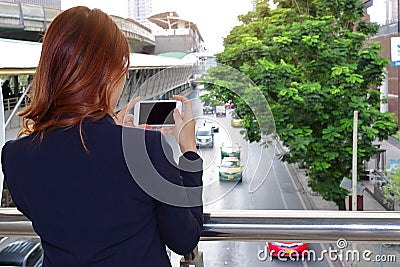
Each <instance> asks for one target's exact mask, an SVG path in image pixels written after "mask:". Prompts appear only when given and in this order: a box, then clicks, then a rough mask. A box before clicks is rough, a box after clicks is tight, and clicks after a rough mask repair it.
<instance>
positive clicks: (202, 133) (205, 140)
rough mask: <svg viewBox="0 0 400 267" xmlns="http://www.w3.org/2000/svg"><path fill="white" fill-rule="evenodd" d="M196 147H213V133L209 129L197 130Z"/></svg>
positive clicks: (201, 128) (200, 128) (204, 127)
mask: <svg viewBox="0 0 400 267" xmlns="http://www.w3.org/2000/svg"><path fill="white" fill-rule="evenodd" d="M196 147H198V148H199V147H214V132H213V130H212V128H211V127H206V126H203V127H199V128H197V130H196Z"/></svg>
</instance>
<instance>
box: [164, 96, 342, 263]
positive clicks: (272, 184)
mask: <svg viewBox="0 0 400 267" xmlns="http://www.w3.org/2000/svg"><path fill="white" fill-rule="evenodd" d="M197 95H198V90H194V91H193V92H192V93H191V94H190V95H189V96H188V97H189V98H190V99H192V103H193V112H194V115H195V118H196V121H197V124H198V123H201V122H202V121H203V120H204V119H207V120H212V121H214V122H217V123H218V124H219V126H220V127H219V128H220V130H219V132H218V133H216V134H215V145H214V148H200V149H199V153H200V155H201V156H202V158H203V160H204V175H203V182H204V185H205V187H204V194H203V200H204V210H206V211H212V210H221V209H223V210H227V209H228V210H229V209H245V210H253V209H263V210H268V209H271V210H272V209H274V210H286V209H287V210H303V209H307V207H306V204H305V202H304V201H303V199H302V197H301V195H300V194H299V189H298V188H297V186H296V183H295V182H294V180H293V178H292V177H291V176H290V174H289V171H288V169H287V167H286V165H285V164H283V163H282V162H280V160H279V159H278V158H277V154H278V153H279V152H278V151H277V148H276V146H275V145H271V146H269V147H267V148H263V147H262V146H260V144H257V143H252V144H250V143H248V142H246V141H245V140H244V139H243V136H242V135H241V134H240V131H241V130H243V128H236V127H232V126H231V124H230V119H231V117H230V112H229V111H228V112H227V116H226V117H218V118H217V117H216V116H215V115H214V114H210V115H203V114H202V106H201V102H200V100H199V99H198V98H197ZM223 143H224V144H232V143H238V144H239V145H240V146H241V149H242V155H241V163H242V165H243V166H244V173H243V182H242V183H235V182H233V181H219V179H218V167H217V166H218V164H219V162H220V148H219V147H220V146H221V145H222V144H223ZM265 241H267V240H265ZM265 247H266V242H231V241H202V242H200V243H199V250H200V251H203V255H204V266H205V267H222V266H235V267H239V266H243V267H256V266H282V265H285V266H337V265H334V263H331V262H330V261H329V260H328V257H324V259H323V260H320V261H301V260H300V261H290V260H289V261H283V260H278V259H276V258H274V259H272V260H271V259H270V258H268V259H266V260H265V261H263V260H260V259H259V257H258V256H257V255H258V252H259V251H260V250H265ZM324 249H328V244H309V250H314V251H315V252H316V255H320V253H321V251H322V250H324ZM179 259H180V256H178V255H175V254H172V257H171V262H172V263H173V266H179V263H178V262H179Z"/></svg>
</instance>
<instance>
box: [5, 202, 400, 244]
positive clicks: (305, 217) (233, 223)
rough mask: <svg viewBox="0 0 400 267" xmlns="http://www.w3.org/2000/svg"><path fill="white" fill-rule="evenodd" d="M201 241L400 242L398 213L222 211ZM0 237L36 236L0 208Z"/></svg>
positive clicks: (209, 220)
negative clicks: (342, 240)
mask: <svg viewBox="0 0 400 267" xmlns="http://www.w3.org/2000/svg"><path fill="white" fill-rule="evenodd" d="M204 219H205V221H204V229H203V233H202V236H201V240H202V241H217V240H231V241H232V240H238V241H257V240H260V241H267V240H274V241H303V242H315V241H318V242H335V241H337V240H338V239H342V238H343V239H346V240H347V241H353V242H370V243H371V242H372V243H400V213H398V212H390V211H324V210H223V211H208V212H207V211H206V212H205V213H204ZM0 235H3V236H12V235H19V236H32V235H36V234H35V232H34V231H33V229H32V224H31V222H30V221H29V220H27V219H26V218H25V217H24V216H23V215H22V214H21V213H20V212H19V211H18V210H17V209H15V208H0Z"/></svg>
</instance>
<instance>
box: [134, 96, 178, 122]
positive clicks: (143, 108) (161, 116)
mask: <svg viewBox="0 0 400 267" xmlns="http://www.w3.org/2000/svg"><path fill="white" fill-rule="evenodd" d="M175 108H177V109H178V110H179V112H182V110H181V109H182V103H181V102H180V101H176V100H145V101H139V102H137V103H136V104H135V107H134V111H133V116H134V125H135V126H138V125H140V124H147V125H151V126H173V125H174V124H175V121H174V117H173V112H174V109H175Z"/></svg>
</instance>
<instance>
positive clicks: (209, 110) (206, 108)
mask: <svg viewBox="0 0 400 267" xmlns="http://www.w3.org/2000/svg"><path fill="white" fill-rule="evenodd" d="M214 113H215V107H211V106H203V114H214Z"/></svg>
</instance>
